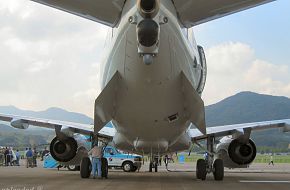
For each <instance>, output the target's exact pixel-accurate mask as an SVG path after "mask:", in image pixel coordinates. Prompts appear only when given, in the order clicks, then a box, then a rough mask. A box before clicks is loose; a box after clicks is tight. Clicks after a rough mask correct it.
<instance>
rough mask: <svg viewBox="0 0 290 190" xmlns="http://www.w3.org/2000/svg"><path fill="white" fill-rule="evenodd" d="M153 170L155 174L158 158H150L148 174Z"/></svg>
mask: <svg viewBox="0 0 290 190" xmlns="http://www.w3.org/2000/svg"><path fill="white" fill-rule="evenodd" d="M152 160H153V161H152ZM153 168H154V171H155V172H158V158H151V161H150V164H149V172H152V170H153Z"/></svg>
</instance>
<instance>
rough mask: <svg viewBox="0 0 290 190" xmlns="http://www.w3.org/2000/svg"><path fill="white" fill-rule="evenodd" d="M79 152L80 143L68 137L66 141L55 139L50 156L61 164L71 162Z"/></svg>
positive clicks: (52, 142)
mask: <svg viewBox="0 0 290 190" xmlns="http://www.w3.org/2000/svg"><path fill="white" fill-rule="evenodd" d="M77 150H78V143H77V141H76V140H75V139H74V138H73V137H68V138H67V139H66V140H64V141H60V140H58V139H57V137H55V138H54V139H53V140H52V141H51V144H50V154H51V156H52V157H53V158H54V159H55V160H56V161H59V162H69V161H70V160H72V159H73V158H74V157H75V156H76V154H77Z"/></svg>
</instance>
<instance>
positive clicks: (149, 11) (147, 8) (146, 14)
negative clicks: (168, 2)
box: [137, 0, 160, 18]
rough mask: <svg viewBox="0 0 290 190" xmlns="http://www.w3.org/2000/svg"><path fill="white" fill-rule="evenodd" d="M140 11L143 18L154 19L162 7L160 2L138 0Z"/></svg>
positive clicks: (156, 0)
mask: <svg viewBox="0 0 290 190" xmlns="http://www.w3.org/2000/svg"><path fill="white" fill-rule="evenodd" d="M137 5H138V11H139V13H140V15H141V16H142V17H143V18H154V17H155V16H156V15H157V14H158V12H159V7H160V0H138V3H137Z"/></svg>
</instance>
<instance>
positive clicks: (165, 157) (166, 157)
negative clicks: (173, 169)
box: [164, 154, 168, 168]
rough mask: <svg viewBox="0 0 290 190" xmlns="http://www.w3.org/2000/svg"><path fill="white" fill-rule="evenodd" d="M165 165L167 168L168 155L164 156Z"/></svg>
mask: <svg viewBox="0 0 290 190" xmlns="http://www.w3.org/2000/svg"><path fill="white" fill-rule="evenodd" d="M164 164H165V166H166V168H167V166H168V155H167V154H166V155H165V156H164Z"/></svg>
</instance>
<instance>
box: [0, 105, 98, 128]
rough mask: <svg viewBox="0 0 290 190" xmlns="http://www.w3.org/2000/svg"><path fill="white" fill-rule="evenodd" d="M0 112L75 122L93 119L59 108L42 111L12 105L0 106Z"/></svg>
mask: <svg viewBox="0 0 290 190" xmlns="http://www.w3.org/2000/svg"><path fill="white" fill-rule="evenodd" d="M0 113H5V114H12V115H21V116H29V117H37V118H44V119H54V120H63V121H70V122H76V123H84V124H92V123H93V119H92V118H90V117H88V116H86V115H84V114H81V113H75V112H69V111H66V110H64V109H61V108H55V107H53V108H49V109H47V110H44V111H38V112H37V111H30V110H21V109H18V108H16V107H14V106H0Z"/></svg>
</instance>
